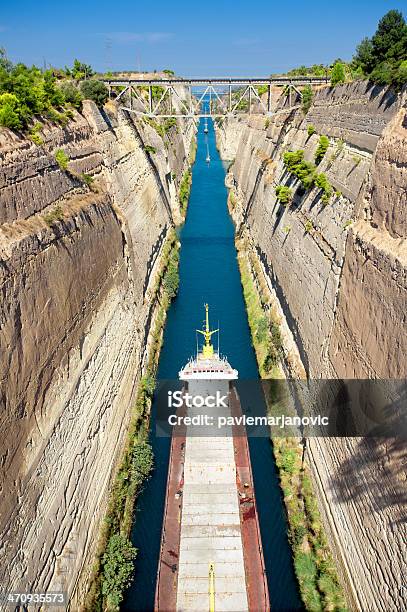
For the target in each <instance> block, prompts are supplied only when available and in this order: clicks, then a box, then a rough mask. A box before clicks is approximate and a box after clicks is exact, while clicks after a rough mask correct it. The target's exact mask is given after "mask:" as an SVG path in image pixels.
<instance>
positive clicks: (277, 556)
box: [122, 121, 301, 612]
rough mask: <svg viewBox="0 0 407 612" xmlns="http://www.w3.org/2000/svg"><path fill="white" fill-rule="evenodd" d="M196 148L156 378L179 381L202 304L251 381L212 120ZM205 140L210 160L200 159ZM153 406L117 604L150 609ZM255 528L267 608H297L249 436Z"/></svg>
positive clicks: (159, 471) (158, 449) (163, 469)
mask: <svg viewBox="0 0 407 612" xmlns="http://www.w3.org/2000/svg"><path fill="white" fill-rule="evenodd" d="M197 137H198V150H197V156H196V161H195V164H194V166H193V172H192V189H191V195H190V200H189V205H188V213H187V218H186V222H185V224H184V226H183V227H182V229H181V231H180V241H181V253H180V268H179V272H180V287H179V292H178V296H177V298H176V299H175V300H174V301H173V303H172V304H171V307H170V309H169V312H168V318H167V323H166V327H165V333H164V343H163V347H162V351H161V356H160V362H159V369H158V375H157V378H158V379H159V380H160V379H161V380H163V379H177V378H178V371H179V370H180V369H181V367H182V366H183V365H185V363H186V361H187V360H188V359H189V358H190V357H191V356H192V355H194V354H195V350H196V349H195V347H196V345H195V342H196V341H195V329H196V328H201V327H202V322H203V318H204V308H203V305H204V303H205V302H208V304H209V306H210V318H211V322H212V324H213V326H215V327H218V321H219V326H220V330H221V331H220V349H221V353H222V354H224V355H226V356H227V358H228V360H229V362H230V363H231V365H232V366H233V367H234V368H236V369H237V370H238V371H239V378H240V379H242V378H245V379H257V378H258V370H257V364H256V358H255V354H254V351H253V348H252V345H251V338H250V330H249V326H248V322H247V316H246V310H245V304H244V298H243V293H242V288H241V284H240V274H239V269H238V264H237V259H236V250H235V245H234V225H233V222H232V220H231V218H230V215H229V213H228V210H227V204H226V201H227V190H226V187H225V183H224V180H225V166H224V164H223V162H222V161H221V160H220V158H219V154H218V151H217V149H216V145H215V134H214V130H213V125H212V122H209V134H208V135H205V134H204V132H203V122H202V121H201V123H200V125H199V130H198V135H197ZM206 143H208V146H209V151H210V156H211V162H210V164H207V163H206V162H205V158H206V154H207V147H206ZM154 416H155V406H153V410H152V426H151V434H150V440H151V444H152V446H153V451H154V456H155V470H154V473H153V476H152V478H151V480H150V481H149V482H148V483H147V485H146V487H145V489H144V491H143V493H142V494H141V496H140V497H139V499H138V502H137V510H136V514H135V521H134V526H133V531H132V541H133V544H134V545H135V546H136V547H137V548H138V555H137V560H136V564H135V574H134V581H133V583H132V585H131V587H130V588H129V590H128V592H127V594H126V598H125V601H124V602H123V605H122V609H123V610H125V611H126V612H129V611H141V610H146V611H151V610H153V608H154V594H155V585H156V575H157V567H158V557H159V551H160V538H161V526H162V518H163V512H164V502H165V492H166V480H167V471H168V457H169V450H170V440H169V439H168V438H162V437H156V436H155V427H154ZM249 447H250V455H251V463H252V469H253V478H254V484H255V491H256V500H257V507H258V513H259V520H260V529H261V535H262V543H263V550H264V557H265V564H266V572H267V578H268V584H269V592H270V600H271V605H272V609H273V610H299V609H301V604H300V599H299V595H298V588H297V583H296V580H295V576H294V571H293V564H292V557H291V551H290V548H289V545H288V541H287V526H286V521H285V515H284V512H283V505H282V500H281V494H280V489H279V485H278V478H277V473H276V468H275V465H274V460H273V454H272V448H271V443H270V440H269V439H268V438H267V437H251V438H249Z"/></svg>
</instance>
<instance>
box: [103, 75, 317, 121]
mask: <svg viewBox="0 0 407 612" xmlns="http://www.w3.org/2000/svg"><path fill="white" fill-rule="evenodd" d="M102 80H103V82H104V83H105V84H106V85H107V87H108V89H109V96H110V97H111V98H114V99H116V101H117V102H120V106H121V108H123V109H124V110H127V111H129V112H132V113H135V114H138V115H142V116H146V117H150V118H153V117H157V118H158V117H166V118H171V117H184V118H197V119H198V118H200V117H212V118H216V117H225V116H234V115H251V114H260V115H270V114H272V89H273V87H279V88H282V89H283V91H284V93H285V94H286V95H287V97H288V100H289V106H291V100H292V94H293V93H294V94H295V97H296V98H298V96H300V97H301V96H302V93H301V90H300V89H299V88H300V87H304V86H306V85H311V86H312V85H325V84H327V83H328V78H327V77H268V78H231V77H223V78H222V77H214V78H190V79H178V78H168V79H143V78H141V79H138V78H109V79H102Z"/></svg>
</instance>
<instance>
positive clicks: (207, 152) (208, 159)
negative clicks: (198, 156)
mask: <svg viewBox="0 0 407 612" xmlns="http://www.w3.org/2000/svg"><path fill="white" fill-rule="evenodd" d="M205 161H206V162H207V163H208V164H209V162H210V161H211V156H210V155H209V146H208V143H206V159H205Z"/></svg>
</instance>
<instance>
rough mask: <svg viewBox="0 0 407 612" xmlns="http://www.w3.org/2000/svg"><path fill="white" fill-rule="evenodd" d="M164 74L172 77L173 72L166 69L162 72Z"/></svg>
mask: <svg viewBox="0 0 407 612" xmlns="http://www.w3.org/2000/svg"><path fill="white" fill-rule="evenodd" d="M163 73H164V74H168V76H174V74H175V72H174V71H173V70H170V69H169V68H166V69H165V70H163Z"/></svg>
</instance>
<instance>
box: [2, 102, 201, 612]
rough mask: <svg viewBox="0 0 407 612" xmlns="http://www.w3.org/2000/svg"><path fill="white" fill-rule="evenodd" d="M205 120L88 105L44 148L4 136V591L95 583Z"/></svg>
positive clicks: (50, 129) (48, 131) (81, 587)
mask: <svg viewBox="0 0 407 612" xmlns="http://www.w3.org/2000/svg"><path fill="white" fill-rule="evenodd" d="M194 129H195V128H194V125H193V124H192V123H189V124H188V125H186V124H185V125H184V124H181V123H177V125H173V126H171V127H170V129H169V130H167V131H166V132H165V133H164V134H163V133H161V134H160V133H159V132H158V131H157V129H156V128H155V127H154V126H152V125H149V124H146V123H145V122H141V121H137V122H136V121H135V120H134V119H133V118H132V116H130V115H127V114H123V113H122V112H118V111H117V109H116V108H115V107H114V106H113V105H108V106H106V107H105V108H104V109H103V110H98V109H97V108H96V106H95V105H94V104H93V103H90V102H85V103H84V107H83V111H82V113H81V114H79V113H77V112H76V111H75V113H74V117H73V120H72V121H71V122H70V123H69V124H68V125H67V126H66V127H64V128H61V127H56V126H55V125H51V124H44V125H43V128H42V130H41V131H40V132H39V136H40V139H41V140H40V142H41V144H34V143H33V142H31V141H30V140H29V139H27V138H23V137H21V136H17V135H16V134H13V133H11V132H9V131H8V130H5V129H2V130H1V131H0V223H1V225H0V257H1V268H0V277H1V280H0V283H1V287H2V302H1V305H0V346H1V355H2V358H1V361H0V370H1V372H0V380H1V387H0V413H1V416H0V419H1V420H0V432H1V438H2V444H1V476H0V479H1V480H0V489H1V494H2V507H1V514H0V556H1V558H2V563H1V569H0V582H1V584H2V587H3V589H4V590H6V591H11V590H16V591H34V592H35V591H36V592H44V591H47V590H48V591H49V590H51V591H52V590H54V591H55V590H59V589H62V590H64V591H66V592H68V593H69V595H72V603H71V605H72V607H73V609H78V608H79V604H81V603H83V601H84V594H85V592H86V582H87V579H88V577H89V573H90V569H91V563H92V559H93V555H94V552H95V546H96V541H97V536H98V531H99V527H100V523H101V519H102V517H103V515H104V513H105V510H106V500H107V492H108V489H109V483H110V481H111V478H112V475H113V473H114V470H115V466H116V464H117V461H118V458H119V457H120V454H121V451H122V447H123V443H124V439H125V434H126V430H127V427H128V421H129V415H130V410H129V409H130V407H131V405H132V403H133V402H134V398H135V392H136V388H137V382H138V380H139V378H140V373H141V371H142V367H143V361H144V358H145V353H146V346H147V345H148V344H149V343H150V339H149V336H148V334H149V330H150V328H151V323H152V320H153V319H154V317H155V312H156V301H155V295H156V294H155V288H156V282H157V272H158V266H159V263H158V262H159V256H160V253H161V251H162V247H163V244H164V242H165V240H166V237H167V235H168V232H169V230H170V228H171V227H172V226H173V225H174V222H178V221H179V220H180V219H181V212H180V206H179V198H178V195H177V194H178V191H179V188H180V184H181V181H182V178H183V175H184V174H185V172H186V171H187V170H188V168H189V160H188V156H189V150H190V147H191V142H192V140H193V138H194Z"/></svg>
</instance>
